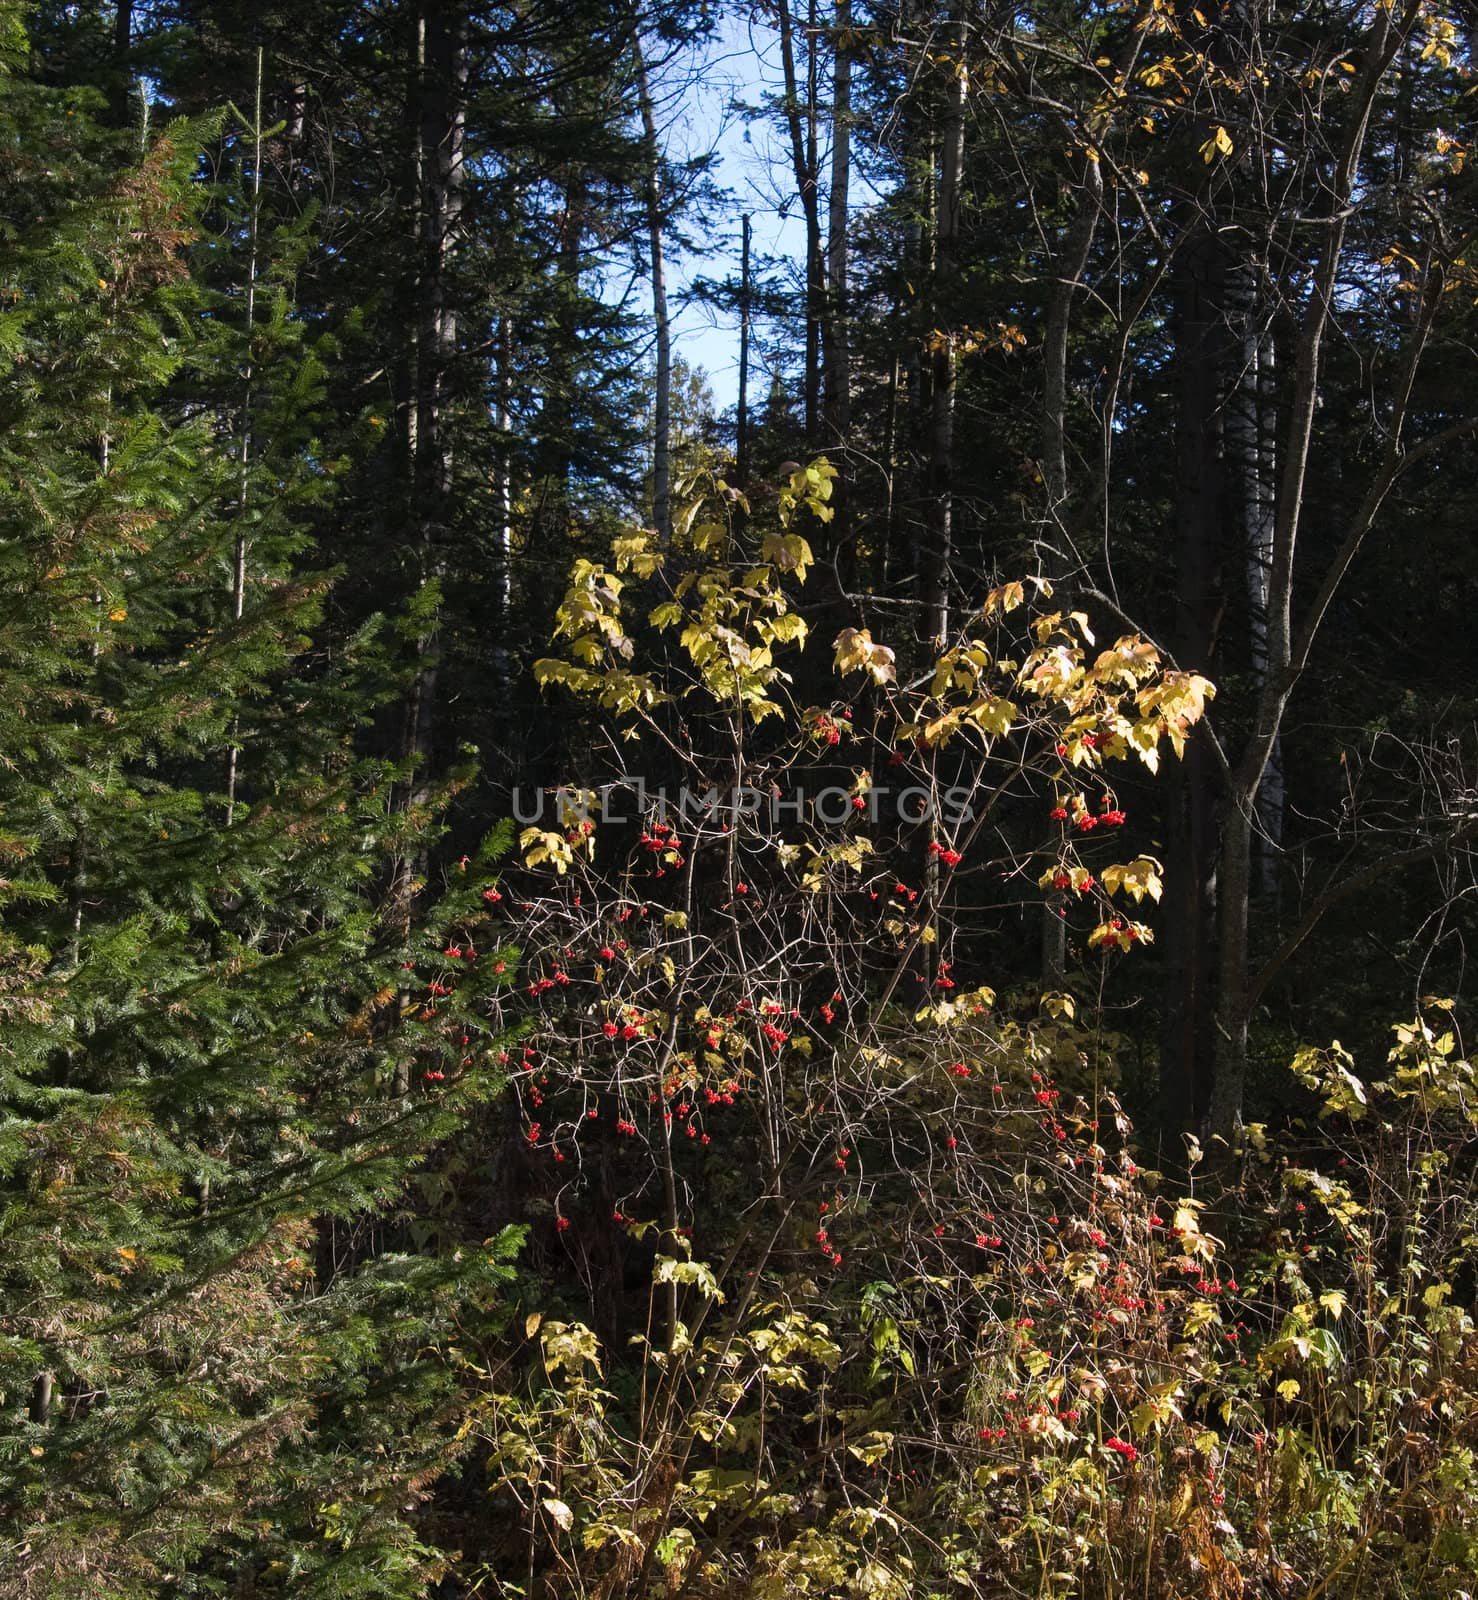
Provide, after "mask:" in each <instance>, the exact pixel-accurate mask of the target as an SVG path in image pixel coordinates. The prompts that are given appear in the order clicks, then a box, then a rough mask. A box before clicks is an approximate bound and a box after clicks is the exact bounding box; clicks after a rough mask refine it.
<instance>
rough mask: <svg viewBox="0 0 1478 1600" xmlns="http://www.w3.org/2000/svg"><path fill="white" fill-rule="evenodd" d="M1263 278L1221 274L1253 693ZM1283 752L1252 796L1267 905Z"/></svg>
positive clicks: (1268, 415) (1264, 473)
mask: <svg viewBox="0 0 1478 1600" xmlns="http://www.w3.org/2000/svg"><path fill="white" fill-rule="evenodd" d="M1261 280H1262V271H1261V267H1260V265H1259V263H1258V262H1256V261H1255V260H1242V261H1238V262H1236V263H1235V264H1234V265H1232V266H1231V267H1229V269H1228V273H1227V314H1228V317H1229V319H1230V324H1231V326H1230V330H1229V332H1230V336H1231V337H1230V356H1231V361H1232V365H1233V368H1234V370H1233V372H1232V374H1231V377H1230V383H1229V386H1228V387H1229V393H1228V396H1227V404H1226V471H1227V477H1228V480H1229V482H1228V491H1229V492H1228V501H1229V505H1230V509H1231V512H1232V515H1233V517H1234V518H1235V521H1236V528H1235V533H1236V540H1237V545H1238V547H1239V553H1240V557H1241V560H1242V563H1243V566H1244V570H1245V574H1246V593H1247V636H1248V663H1249V666H1250V667H1251V676H1252V685H1253V692H1254V693H1255V694H1260V693H1261V692H1262V687H1263V685H1264V683H1265V682H1266V681H1267V676H1268V585H1269V581H1270V578H1271V574H1272V564H1273V519H1274V496H1275V489H1276V478H1275V474H1276V456H1277V427H1276V415H1275V410H1274V406H1275V388H1276V379H1277V375H1276V367H1275V360H1276V357H1275V348H1274V344H1273V336H1272V331H1271V329H1270V328H1269V327H1268V325H1267V324H1268V318H1267V314H1266V310H1265V307H1264V303H1263V296H1262V293H1261ZM1282 757H1283V748H1282V738H1281V735H1280V736H1279V737H1278V738H1276V739H1275V740H1274V742H1273V747H1272V750H1271V751H1270V753H1269V756H1268V765H1267V771H1266V772H1265V773H1264V774H1263V781H1262V785H1261V787H1260V788H1259V790H1258V795H1257V815H1256V826H1255V828H1254V830H1253V838H1252V880H1251V887H1252V888H1253V889H1254V890H1255V891H1256V892H1257V894H1258V896H1259V898H1260V899H1261V900H1262V901H1264V902H1266V903H1267V904H1268V905H1269V906H1272V905H1273V904H1274V903H1275V899H1276V894H1277V887H1278V857H1279V852H1280V849H1281V844H1282V836H1283V810H1284V793H1283V760H1282Z"/></svg>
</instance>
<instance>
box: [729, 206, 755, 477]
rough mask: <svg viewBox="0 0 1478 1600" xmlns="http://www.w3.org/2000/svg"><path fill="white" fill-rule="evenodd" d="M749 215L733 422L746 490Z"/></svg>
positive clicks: (737, 467)
mask: <svg viewBox="0 0 1478 1600" xmlns="http://www.w3.org/2000/svg"><path fill="white" fill-rule="evenodd" d="M752 231H753V230H752V228H751V226H750V219H749V213H748V212H747V211H746V212H745V213H744V217H743V224H742V232H741V235H740V238H741V241H742V242H741V244H740V247H739V407H738V411H737V412H736V414H735V421H734V476H735V478H736V479H737V480H738V483H739V487H740V488H741V489H743V488H744V487H745V486H746V485H747V484H748V482H749V323H750V283H749V247H750V235H751V233H752Z"/></svg>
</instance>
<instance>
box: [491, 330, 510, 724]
mask: <svg viewBox="0 0 1478 1600" xmlns="http://www.w3.org/2000/svg"><path fill="white" fill-rule="evenodd" d="M493 361H494V371H493V387H494V392H495V395H496V401H495V409H494V412H493V426H494V427H495V428H496V430H497V436H498V437H497V443H496V445H495V446H494V457H493V472H494V474H495V476H494V480H493V504H494V506H495V508H496V514H497V528H496V530H495V535H494V536H495V538H496V540H497V550H498V568H497V571H496V573H495V574H494V576H493V605H494V611H495V615H494V643H493V677H494V681H495V683H496V684H497V688H498V700H499V704H500V705H502V706H507V705H509V703H510V701H509V696H510V695H511V694H512V692H513V675H512V668H511V665H510V657H509V653H508V630H509V628H510V627H511V626H512V623H513V448H512V440H513V410H512V404H511V400H510V392H511V389H512V386H513V323H512V321H511V320H510V318H509V317H508V316H507V315H506V314H505V315H503V316H501V317H499V318H498V329H497V343H496V346H495V349H494V355H493Z"/></svg>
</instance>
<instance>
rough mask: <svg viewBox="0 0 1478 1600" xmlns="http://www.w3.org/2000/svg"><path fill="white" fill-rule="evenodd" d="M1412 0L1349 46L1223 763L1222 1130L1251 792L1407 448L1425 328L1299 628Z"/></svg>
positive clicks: (1243, 1060)
mask: <svg viewBox="0 0 1478 1600" xmlns="http://www.w3.org/2000/svg"><path fill="white" fill-rule="evenodd" d="M1421 10H1422V5H1421V0H1407V3H1406V4H1405V5H1404V6H1402V8H1401V10H1400V11H1399V12H1397V11H1396V9H1395V8H1394V7H1377V8H1376V10H1375V11H1374V12H1373V13H1372V15H1371V18H1370V23H1369V28H1368V31H1367V34H1366V37H1365V40H1364V41H1363V48H1362V49H1361V50H1359V51H1353V52H1351V54H1352V56H1353V57H1354V58H1355V59H1357V60H1358V61H1359V62H1360V66H1359V69H1358V71H1357V73H1356V76H1355V79H1354V82H1353V85H1352V88H1351V90H1350V96H1349V99H1350V104H1349V105H1348V106H1347V108H1346V110H1345V113H1344V123H1343V130H1342V137H1341V139H1340V142H1339V146H1338V148H1337V151H1336V152H1335V156H1334V160H1333V161H1332V163H1331V164H1330V170H1329V174H1328V177H1327V179H1326V180H1325V183H1324V212H1325V214H1324V216H1323V218H1322V219H1321V226H1320V228H1319V230H1318V235H1317V237H1318V240H1319V244H1318V247H1317V249H1316V252H1315V255H1314V261H1313V266H1312V271H1311V274H1310V284H1309V295H1308V303H1307V305H1306V306H1305V308H1304V313H1303V318H1302V325H1301V327H1300V331H1299V337H1298V341H1297V344H1296V346H1295V351H1294V364H1293V372H1292V382H1291V393H1290V397H1289V401H1288V420H1287V428H1286V432H1285V434H1284V437H1283V448H1282V451H1281V459H1280V463H1279V477H1278V490H1277V505H1276V510H1275V515H1274V519H1273V546H1272V553H1271V559H1270V561H1269V564H1268V594H1267V619H1268V621H1267V658H1268V659H1267V673H1266V676H1265V678H1264V680H1263V682H1262V685H1261V687H1260V689H1259V691H1258V695H1257V702H1256V705H1255V706H1254V708H1253V714H1252V726H1251V730H1250V732H1249V734H1248V737H1247V739H1246V742H1245V743H1244V745H1243V747H1242V750H1241V752H1240V754H1239V756H1238V759H1237V761H1236V762H1235V764H1234V765H1233V767H1232V770H1231V774H1230V778H1229V783H1228V789H1229V794H1228V802H1227V805H1226V809H1225V817H1224V821H1223V831H1222V870H1221V885H1220V889H1221V893H1220V923H1221V929H1220V931H1221V943H1220V951H1219V957H1218V959H1219V973H1218V982H1217V1008H1216V1052H1217V1054H1216V1073H1215V1082H1214V1084H1213V1086H1212V1097H1211V1108H1210V1115H1209V1122H1210V1128H1211V1131H1212V1132H1213V1133H1217V1134H1219V1135H1221V1136H1222V1137H1224V1138H1231V1137H1232V1136H1233V1135H1234V1134H1235V1133H1236V1132H1237V1130H1238V1129H1239V1128H1240V1127H1241V1124H1242V1100H1243V1095H1244V1093H1245V1091H1246V1086H1247V1037H1248V1024H1249V1021H1250V1014H1249V1011H1250V994H1251V985H1250V974H1249V959H1248V939H1247V927H1248V917H1247V894H1248V893H1249V892H1250V888H1251V881H1252V831H1253V821H1254V818H1255V816H1256V812H1257V804H1258V796H1259V793H1260V791H1261V788H1262V785H1263V783H1264V781H1265V779H1266V776H1267V771H1268V766H1269V763H1270V762H1271V760H1272V757H1273V752H1274V750H1275V749H1276V748H1277V744H1278V738H1279V735H1280V733H1281V732H1282V727H1283V717H1284V713H1285V712H1286V710H1287V707H1288V700H1289V697H1290V695H1291V694H1292V693H1293V689H1294V686H1295V684H1296V683H1297V682H1298V680H1299V678H1300V677H1301V676H1302V674H1303V671H1304V669H1305V668H1306V666H1307V665H1308V658H1309V650H1310V647H1311V645H1312V643H1313V639H1314V636H1315V634H1316V633H1317V631H1318V628H1319V625H1320V623H1321V621H1322V619H1323V617H1324V615H1325V613H1326V611H1327V609H1328V606H1329V603H1330V601H1331V599H1332V597H1333V595H1334V592H1335V590H1336V589H1337V587H1338V586H1339V583H1340V581H1341V579H1342V578H1343V576H1344V574H1345V572H1346V571H1347V570H1348V568H1349V564H1350V562H1351V561H1352V560H1353V559H1354V556H1355V554H1356V552H1357V551H1358V550H1359V548H1360V545H1361V543H1362V541H1363V539H1364V536H1365V533H1366V532H1367V531H1368V529H1369V527H1370V524H1371V522H1372V521H1373V520H1374V517H1375V514H1376V511H1377V510H1378V509H1379V507H1380V505H1381V503H1382V501H1383V499H1384V496H1385V493H1386V491H1387V490H1388V489H1389V487H1390V484H1391V483H1392V482H1393V481H1394V478H1395V475H1396V473H1397V472H1398V471H1399V470H1400V463H1401V459H1402V455H1403V453H1404V451H1403V446H1402V442H1401V427H1402V424H1403V423H1404V420H1405V416H1406V411H1407V408H1408V405H1409V402H1410V395H1411V387H1410V386H1411V381H1412V379H1413V377H1414V374H1415V364H1416V362H1417V361H1419V360H1420V355H1421V350H1422V348H1423V344H1424V341H1425V332H1416V333H1413V335H1412V337H1411V340H1410V342H1409V344H1408V360H1407V362H1406V363H1404V373H1403V378H1402V388H1401V390H1400V392H1399V393H1397V394H1396V395H1395V396H1394V408H1393V414H1392V416H1391V417H1390V418H1389V419H1388V421H1387V425H1386V427H1387V437H1388V441H1389V442H1388V445H1387V452H1386V461H1385V463H1384V465H1383V468H1382V472H1381V474H1380V475H1379V477H1378V479H1377V480H1376V482H1375V483H1374V484H1373V485H1372V489H1371V491H1370V492H1369V493H1368V494H1367V496H1366V498H1365V500H1364V501H1363V502H1362V504H1361V508H1360V510H1359V511H1358V512H1357V514H1356V518H1355V520H1354V523H1353V524H1352V526H1351V527H1350V528H1349V530H1348V531H1347V533H1346V536H1345V538H1344V540H1343V541H1342V543H1341V545H1340V548H1339V550H1338V552H1337V553H1336V556H1335V558H1334V561H1333V562H1332V563H1331V565H1330V567H1329V568H1328V569H1327V571H1326V572H1325V574H1324V576H1323V578H1322V580H1321V581H1320V584H1319V587H1318V591H1317V593H1316V595H1315V598H1314V600H1313V601H1312V602H1311V603H1310V606H1309V610H1308V612H1307V614H1306V616H1305V617H1304V618H1303V619H1302V621H1301V622H1300V623H1299V625H1298V626H1297V628H1295V624H1294V610H1293V600H1294V579H1295V558H1296V555H1297V551H1298V540H1299V534H1300V532H1301V530H1302V525H1303V510H1304V493H1305V488H1306V485H1307V481H1308V474H1309V466H1310V462H1311V460H1312V456H1313V441H1314V416H1315V413H1316V411H1317V410H1318V406H1319V393H1320V386H1321V382H1322V378H1323V360H1324V339H1325V336H1326V335H1327V334H1328V332H1329V329H1330V326H1331V323H1332V321H1333V318H1334V313H1335V308H1336V305H1337V301H1338V282H1339V271H1340V264H1341V261H1342V259H1343V256H1344V246H1345V237H1346V232H1347V229H1348V226H1349V217H1350V213H1351V208H1352V204H1353V201H1354V197H1355V193H1356V190H1357V187H1358V183H1359V179H1360V176H1361V174H1360V168H1361V157H1362V153H1363V151H1364V148H1365V141H1366V136H1367V133H1368V131H1369V128H1370V120H1371V113H1372V111H1373V109H1374V106H1375V104H1376V100H1377V97H1378V95H1379V92H1380V88H1381V85H1382V83H1383V81H1384V79H1385V78H1386V75H1387V74H1388V72H1389V71H1390V68H1391V64H1392V63H1393V61H1395V59H1396V57H1397V56H1398V54H1399V53H1400V50H1401V48H1402V46H1403V44H1404V42H1405V40H1406V39H1407V38H1408V37H1409V36H1410V34H1411V30H1412V29H1413V28H1414V27H1415V26H1416V23H1417V20H1418V18H1419V16H1420V15H1421Z"/></svg>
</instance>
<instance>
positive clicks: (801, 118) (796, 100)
mask: <svg viewBox="0 0 1478 1600" xmlns="http://www.w3.org/2000/svg"><path fill="white" fill-rule="evenodd" d="M814 9H815V6H814V0H813V3H812V11H813V12H814ZM813 21H814V18H813ZM776 22H777V26H778V30H779V34H780V68H781V71H782V73H783V74H784V78H785V125H786V131H787V132H788V133H789V135H790V160H791V167H792V170H793V171H794V173H795V186H796V194H797V196H798V198H799V200H800V203H801V216H802V218H803V220H804V222H805V227H806V329H805V335H806V370H805V398H804V419H805V429H806V439H807V440H808V441H809V442H810V443H813V444H814V443H815V441H816V437H817V428H818V425H819V422H820V410H821V406H820V397H821V323H822V316H823V313H824V307H823V302H824V300H825V298H826V278H825V272H824V262H823V256H822V247H821V208H820V198H819V196H818V193H817V158H816V92H815V90H816V65H815V61H816V52H815V43H814V35H813V37H812V39H811V41H810V42H809V43H808V47H807V61H806V85H807V87H806V96H805V99H804V101H803V100H802V98H801V88H800V75H799V73H798V71H797V68H796V49H795V23H794V20H793V18H792V17H791V13H790V0H778V4H777V7H776Z"/></svg>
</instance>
